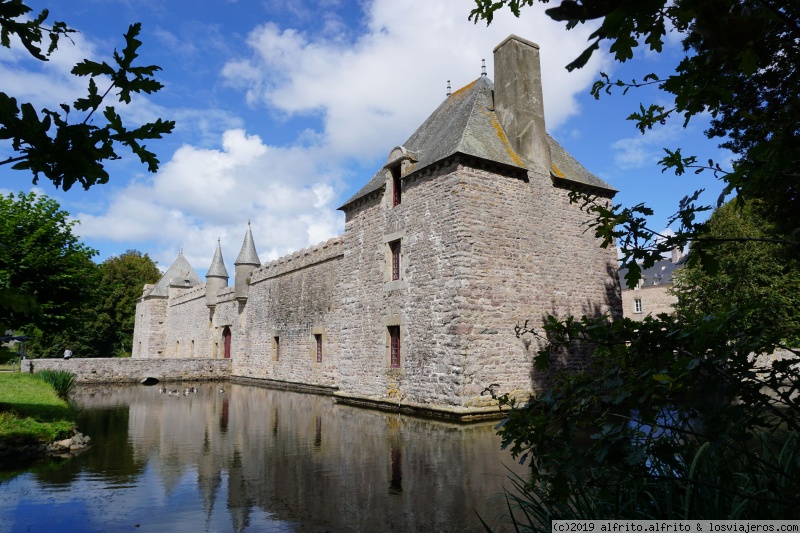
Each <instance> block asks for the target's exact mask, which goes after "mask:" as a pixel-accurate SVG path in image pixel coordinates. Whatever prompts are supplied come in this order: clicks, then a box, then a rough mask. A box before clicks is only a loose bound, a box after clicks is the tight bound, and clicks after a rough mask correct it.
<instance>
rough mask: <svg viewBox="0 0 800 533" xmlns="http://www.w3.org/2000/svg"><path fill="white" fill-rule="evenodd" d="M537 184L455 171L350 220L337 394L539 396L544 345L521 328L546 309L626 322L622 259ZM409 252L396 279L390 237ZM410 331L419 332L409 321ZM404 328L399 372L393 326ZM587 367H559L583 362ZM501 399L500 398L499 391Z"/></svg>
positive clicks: (413, 184) (357, 211) (546, 184)
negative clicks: (539, 349) (392, 348)
mask: <svg viewBox="0 0 800 533" xmlns="http://www.w3.org/2000/svg"><path fill="white" fill-rule="evenodd" d="M529 177H530V181H529V182H526V181H524V180H522V179H518V178H511V177H505V176H502V175H499V174H496V173H494V172H489V171H485V170H478V169H474V168H471V167H467V166H463V165H459V164H456V163H455V162H450V163H449V164H447V165H443V166H440V167H439V169H438V170H435V171H434V172H433V173H429V174H427V175H425V176H418V177H414V178H412V179H411V180H410V181H408V182H407V183H405V187H404V189H403V197H402V198H403V200H402V203H401V204H400V205H399V206H396V207H392V206H391V196H390V194H389V193H388V192H387V191H388V190H391V187H387V188H386V190H384V191H383V195H382V196H378V195H375V196H372V197H370V198H368V199H366V200H364V201H362V202H361V203H360V204H359V205H357V206H355V207H353V208H351V209H349V210H348V212H347V221H346V236H347V238H346V240H345V256H344V259H343V263H342V291H341V292H342V296H343V307H342V309H343V316H345V317H347V320H346V321H345V323H344V324H343V330H342V351H341V373H340V382H341V390H342V391H344V392H348V393H354V394H357V395H363V396H369V397H374V398H382V399H387V398H388V399H397V400H403V401H410V402H422V403H437V404H441V405H462V406H477V405H480V404H482V403H488V398H490V396H489V395H488V394H485V395H484V396H481V392H482V391H484V389H485V388H486V387H488V386H489V385H490V384H493V383H496V384H499V385H500V387H499V391H500V392H509V391H530V390H532V389H533V388H534V381H533V376H532V358H533V355H534V353H535V349H536V346H535V345H532V344H531V343H530V342H529V341H526V340H521V339H517V338H516V336H515V334H514V326H515V325H517V324H522V323H524V321H525V320H527V319H530V320H531V321H532V324H536V323H537V322H539V321H541V319H542V317H543V316H544V315H545V314H547V313H555V314H558V315H561V316H564V315H566V314H567V313H570V314H576V315H579V316H580V315H581V314H590V315H596V314H600V313H605V312H611V313H612V314H619V313H620V302H619V298H618V296H617V295H618V286H617V281H616V271H615V269H614V265H615V259H616V258H615V256H614V251H613V250H603V249H601V248H600V247H599V243H598V242H597V241H596V240H595V239H594V238H593V237H592V236H591V234H589V233H584V231H583V230H584V229H585V227H584V226H582V225H581V224H582V222H583V221H584V220H586V215H585V214H583V213H581V211H580V210H579V208H578V206H576V205H570V204H569V200H568V191H567V190H566V189H563V188H559V187H555V186H554V185H553V183H552V182H551V181H550V178H549V176H548V177H546V178H545V177H540V178H537V177H536V176H535V175H531V176H529ZM398 240H399V241H400V243H401V250H402V254H401V256H402V257H401V280H400V281H391V280H390V275H389V268H390V267H389V265H390V254H389V251H388V249H389V245H388V243H389V242H392V241H398ZM412 324H413V327H412V326H411V325H412ZM390 325H399V326H400V334H401V361H402V364H401V368H399V369H394V368H390V365H389V347H388V344H389V336H388V332H387V326H390ZM577 361H578V358H571V359H568V360H564V361H562V365H569V364H577ZM495 390H498V389H495Z"/></svg>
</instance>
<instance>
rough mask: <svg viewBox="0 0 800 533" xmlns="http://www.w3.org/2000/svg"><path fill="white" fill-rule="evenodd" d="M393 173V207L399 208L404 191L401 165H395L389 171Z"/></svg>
mask: <svg viewBox="0 0 800 533" xmlns="http://www.w3.org/2000/svg"><path fill="white" fill-rule="evenodd" d="M389 171H390V172H391V173H392V207H397V206H398V205H400V202H401V201H402V194H403V193H402V190H401V189H400V187H401V184H400V165H399V164H398V165H395V166H393V167H391V168H390V169H389Z"/></svg>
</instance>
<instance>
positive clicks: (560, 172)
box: [133, 35, 621, 417]
mask: <svg viewBox="0 0 800 533" xmlns="http://www.w3.org/2000/svg"><path fill="white" fill-rule="evenodd" d="M494 62H495V72H494V76H495V81H494V84H493V83H492V82H491V81H490V80H489V79H488V77H486V76H485V75H482V76H481V77H480V78H478V79H477V80H476V81H474V82H473V83H470V84H469V85H467V86H466V87H463V88H462V89H460V90H458V91H456V92H454V93H453V94H452V95H449V96H448V98H447V99H446V100H445V101H444V102H443V103H442V104H441V105H440V106H439V107H438V109H436V110H435V111H434V112H433V114H431V115H430V117H429V118H428V119H427V120H426V121H425V122H424V123H423V124H422V125H421V126H420V127H419V128H418V129H417V131H415V132H414V134H413V135H411V137H410V138H409V139H408V140H407V141H406V142H405V143H404V144H403V145H401V146H397V147H395V148H394V149H392V150H391V151H390V153H389V156H388V158H387V161H386V164H385V165H384V166H383V167H382V168H380V169H379V170H378V172H377V173H376V174H375V175H374V176H373V177H372V179H370V180H369V182H368V183H367V184H366V185H365V186H364V187H363V188H362V189H361V190H360V191H358V193H356V194H355V195H354V196H353V197H352V198H350V199H349V200H348V201H347V202H345V204H344V205H343V206H342V207H341V208H340V209H341V210H342V211H344V213H345V231H344V235H342V236H340V237H337V238H334V239H331V240H329V241H327V242H325V243H321V244H319V245H317V246H314V247H311V248H308V249H305V250H301V251H299V252H296V253H294V254H291V255H289V256H286V257H283V258H281V259H278V260H276V261H272V262H269V263H265V264H261V262H260V261H259V259H258V255H257V253H256V247H255V244H254V240H253V235H252V232H251V231H250V229H249V228H248V230H247V233H246V236H245V239H244V243H243V245H242V250H241V253H240V254H239V256H238V258H237V259H236V261H235V262H234V265H235V275H234V283H233V286H230V287H229V286H228V279H229V276H228V273H227V269H226V268H225V265H224V262H223V258H222V254H221V251H220V247H219V244H218V245H217V250H216V253H215V255H214V259H213V262H212V264H211V266H210V268H209V269H208V273H207V275H206V282H205V284H204V283H202V280H200V279H199V277H198V276H197V274H196V273H195V272H194V270H193V269H192V267H191V266H190V265H189V263H188V262H187V261H186V259H185V258H184V257H183V256H182V255H179V256H178V258H177V260H176V261H175V263H174V264H173V265H172V266H171V267H170V268H169V269H168V270H167V271H166V273H165V274H164V276H163V277H162V278H161V280H160V281H159V282H158V283H157V284H155V285H147V286H145V288H144V292H143V295H142V297H141V298H140V299H139V301H138V304H137V309H136V328H135V333H134V346H133V357H134V358H142V359H143V358H158V359H174V358H180V359H186V358H198V359H226V358H229V359H230V374H231V376H232V377H234V378H253V379H258V380H263V381H264V382H265V383H269V384H272V385H275V386H283V387H293V388H300V389H307V390H314V391H318V392H319V391H325V392H328V393H331V394H333V395H334V396H335V397H336V398H337V399H338V400H339V401H344V402H349V403H355V404H361V405H370V406H374V407H384V408H400V409H406V410H410V411H414V410H421V411H429V412H438V413H441V414H448V413H449V414H450V415H453V416H464V417H469V416H472V415H475V416H479V415H480V413H481V412H487V410H488V409H489V407H488V406H489V405H490V404H491V403H492V402H491V396H490V395H489V394H488V393H487V391H488V390H490V389H491V390H492V391H494V392H500V393H503V392H512V393H528V392H531V391H533V390H535V389H536V386H537V378H538V377H537V376H536V374H535V372H534V370H533V356H534V355H535V353H536V349H537V346H536V345H535V343H532V342H531V341H530V339H520V338H517V336H516V335H515V332H514V326H515V325H517V324H521V323H523V322H524V321H525V320H528V319H531V320H532V323H533V322H536V321H538V320H541V318H542V317H543V316H545V315H546V314H555V315H558V316H566V315H569V314H573V315H583V314H587V315H598V314H602V313H610V314H612V315H619V314H620V313H621V302H620V289H619V282H618V279H617V274H616V252H615V250H614V249H604V248H601V247H600V246H599V241H598V240H597V239H596V238H595V237H594V236H593V235H592V232H587V231H585V230H586V226H585V225H584V222H585V221H586V220H588V218H589V216H588V215H587V214H586V213H584V212H583V211H581V210H580V208H579V205H577V204H571V203H570V201H569V192H570V190H572V189H576V188H577V189H580V190H584V191H588V192H591V193H592V194H594V195H597V196H598V197H599V198H601V199H602V198H605V199H608V200H610V199H611V198H612V197H613V195H614V194H615V192H616V191H615V190H614V189H613V188H611V187H610V186H609V185H608V184H606V183H605V182H603V181H602V180H600V179H599V178H597V177H596V176H594V175H592V174H591V173H589V172H588V171H587V170H586V169H585V168H584V167H582V166H581V165H580V164H579V163H578V162H577V161H576V160H575V159H574V158H573V157H572V156H570V155H569V154H568V153H567V152H566V151H565V150H564V148H562V147H561V146H560V145H559V144H558V143H557V142H556V141H555V140H553V138H552V137H550V136H549V135H548V134H547V133H546V131H545V123H544V108H543V104H542V89H541V72H540V67H539V47H538V46H537V45H536V44H534V43H532V42H530V41H527V40H525V39H521V38H519V37H516V36H513V35H512V36H510V37H508V38H507V39H505V40H504V41H503V42H502V43H500V44H499V45H498V46H497V47H496V48H495V50H494ZM562 357H563V360H562V361H560V363H561V364H562V365H563V366H569V365H571V364H579V362H580V361H579V359H580V358H579V356H577V355H574V354H573V355H569V354H562ZM493 409H494V410H495V411H496V407H495V408H493Z"/></svg>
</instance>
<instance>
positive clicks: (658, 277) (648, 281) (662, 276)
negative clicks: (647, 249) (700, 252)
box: [618, 259, 683, 291]
mask: <svg viewBox="0 0 800 533" xmlns="http://www.w3.org/2000/svg"><path fill="white" fill-rule="evenodd" d="M682 266H683V260H680V261H678V262H677V263H673V262H672V260H671V259H663V260H661V261H656V263H655V264H654V265H653V266H651V267H650V268H648V269H645V270H642V281H641V286H642V287H653V286H655V285H669V284H671V283H672V275H673V274H674V272H675V271H676V270H678V269H679V268H680V267H682ZM618 272H619V282H620V285H621V286H622V290H623V291H626V290H630V289H628V287H627V285H625V275H626V274H627V273H628V269H627V268H620V269H619V271H618Z"/></svg>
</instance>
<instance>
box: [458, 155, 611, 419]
mask: <svg viewBox="0 0 800 533" xmlns="http://www.w3.org/2000/svg"><path fill="white" fill-rule="evenodd" d="M459 178H460V179H459V181H458V183H457V185H456V186H455V187H454V188H453V189H452V190H451V191H450V195H451V196H453V197H458V198H459V210H458V212H459V218H458V232H457V242H458V246H460V247H461V248H462V249H463V251H464V254H465V256H466V260H465V261H464V262H463V263H462V265H461V266H462V268H463V269H464V271H463V276H462V283H461V286H460V288H459V291H458V299H459V302H460V309H461V313H460V322H459V323H458V324H457V325H456V326H454V327H453V328H452V329H453V330H454V331H457V332H458V333H460V334H461V345H462V347H463V348H462V350H463V354H464V355H463V358H462V362H461V366H462V369H461V371H462V372H463V373H464V379H463V383H464V389H463V391H462V394H463V401H464V402H465V404H467V405H480V404H481V403H484V402H486V401H487V400H488V398H489V397H490V395H488V394H486V393H484V394H483V396H482V395H481V393H482V391H485V389H486V388H487V387H488V386H490V385H491V384H498V385H499V387H495V388H494V390H495V391H496V392H500V393H505V392H517V393H527V392H528V391H531V390H534V389H536V388H538V386H539V385H540V384H541V381H542V379H543V377H542V376H537V375H536V373H535V371H534V369H533V358H534V356H535V355H536V351H537V350H538V348H539V344H538V343H537V342H535V340H534V339H533V338H532V336H531V335H527V336H525V337H523V338H517V337H516V334H515V331H514V328H515V326H517V325H519V326H522V325H524V324H525V321H529V327H531V328H533V329H537V330H541V325H542V320H543V319H544V317H545V316H546V315H547V314H553V315H555V316H557V317H560V318H565V317H567V316H570V315H572V316H576V317H580V316H582V315H589V316H599V315H602V314H610V315H614V316H618V315H620V314H621V302H620V300H619V285H618V281H617V276H616V251H615V250H614V249H613V248H609V249H603V248H601V247H600V241H599V240H598V239H596V238H595V237H594V234H593V232H591V231H588V232H587V231H585V230H586V226H585V225H584V223H585V222H586V221H587V220H588V219H589V217H588V216H587V214H586V213H584V212H582V211H581V210H580V209H579V205H576V204H570V201H569V190H568V189H567V188H566V187H562V186H561V183H559V179H558V178H555V183H554V178H551V177H550V176H543V175H540V174H536V173H533V172H528V181H525V180H522V179H517V178H513V177H505V176H502V175H498V174H496V173H494V172H490V171H487V170H481V169H475V168H471V167H465V166H462V167H460V168H459ZM582 362H583V357H582V355H581V354H580V353H576V352H573V353H570V354H564V356H563V357H562V358H561V360H559V361H558V362H557V365H558V366H559V367H561V368H566V367H575V366H579V365H581V364H582Z"/></svg>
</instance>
